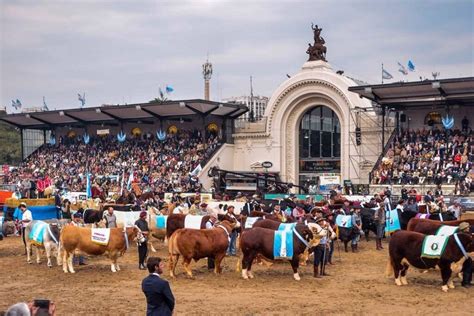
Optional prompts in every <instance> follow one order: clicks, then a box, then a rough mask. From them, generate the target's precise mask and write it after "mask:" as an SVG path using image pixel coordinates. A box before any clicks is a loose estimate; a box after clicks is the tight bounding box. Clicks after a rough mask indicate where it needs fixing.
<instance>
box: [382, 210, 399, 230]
mask: <svg viewBox="0 0 474 316" xmlns="http://www.w3.org/2000/svg"><path fill="white" fill-rule="evenodd" d="M385 216H386V217H385V218H386V223H385V232H386V233H393V232H394V231H396V230H400V229H401V227H400V220H399V218H398V210H397V209H394V210H391V211H386V212H385Z"/></svg>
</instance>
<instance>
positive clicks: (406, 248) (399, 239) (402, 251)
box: [386, 230, 472, 292]
mask: <svg viewBox="0 0 474 316" xmlns="http://www.w3.org/2000/svg"><path fill="white" fill-rule="evenodd" d="M456 235H457V236H458V238H459V240H460V242H461V244H462V246H463V247H464V249H465V250H466V249H470V247H471V245H472V237H471V236H470V235H469V234H465V233H458V234H456ZM425 236H426V235H424V234H421V233H417V232H412V231H406V230H399V231H396V232H395V233H394V234H393V235H392V236H391V238H390V243H389V254H390V259H389V261H388V263H387V270H386V273H387V276H393V275H394V276H395V284H397V285H399V286H400V285H407V284H408V282H407V279H406V274H407V270H408V267H409V264H410V265H412V266H414V267H415V268H418V269H431V268H434V267H436V265H438V266H439V268H440V270H441V277H442V279H443V285H442V287H441V289H442V290H443V291H444V292H447V291H448V288H454V284H453V281H452V280H451V274H452V270H451V264H452V263H454V266H455V269H456V270H459V271H460V270H461V268H462V265H463V263H464V261H465V259H466V258H465V257H464V255H463V253H462V251H461V249H460V247H459V246H458V245H457V243H456V241H455V238H454V235H452V236H449V237H448V238H449V239H448V242H447V245H446V248H445V250H444V253H443V254H442V255H441V257H440V258H439V259H437V258H422V257H421V254H422V248H423V241H424V239H425ZM405 260H406V261H408V263H409V264H408V263H407V262H406V261H405ZM392 269H393V270H392ZM459 271H455V273H458V272H459ZM392 272H393V274H392Z"/></svg>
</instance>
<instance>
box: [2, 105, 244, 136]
mask: <svg viewBox="0 0 474 316" xmlns="http://www.w3.org/2000/svg"><path fill="white" fill-rule="evenodd" d="M248 110H249V109H248V107H247V106H245V105H240V104H234V103H221V102H214V101H207V100H200V99H193V100H178V101H164V102H158V101H156V102H155V101H152V102H149V103H137V104H127V105H103V106H100V107H87V108H82V109H78V108H76V109H64V110H54V111H42V112H28V113H16V114H6V115H3V116H0V120H1V121H4V122H7V123H9V124H12V125H15V126H17V127H19V128H28V129H48V128H51V127H56V126H58V127H59V126H84V125H90V124H103V123H104V124H114V125H116V124H117V123H123V122H136V121H144V120H147V119H160V120H167V119H172V118H176V117H178V118H179V117H182V116H189V115H199V116H207V115H217V116H223V117H224V118H230V119H235V118H237V117H239V116H240V115H242V114H244V113H246V112H247V111H248Z"/></svg>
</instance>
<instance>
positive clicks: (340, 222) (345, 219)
mask: <svg viewBox="0 0 474 316" xmlns="http://www.w3.org/2000/svg"><path fill="white" fill-rule="evenodd" d="M336 225H337V226H339V227H345V228H351V227H352V216H351V215H337V217H336Z"/></svg>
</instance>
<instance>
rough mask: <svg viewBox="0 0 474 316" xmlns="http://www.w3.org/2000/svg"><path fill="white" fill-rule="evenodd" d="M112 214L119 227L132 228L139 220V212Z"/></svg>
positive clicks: (115, 212) (117, 212) (116, 212)
mask: <svg viewBox="0 0 474 316" xmlns="http://www.w3.org/2000/svg"><path fill="white" fill-rule="evenodd" d="M114 214H115V217H117V225H118V226H119V227H122V226H123V227H133V226H134V225H135V222H136V221H137V220H138V219H139V218H140V212H125V211H114Z"/></svg>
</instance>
